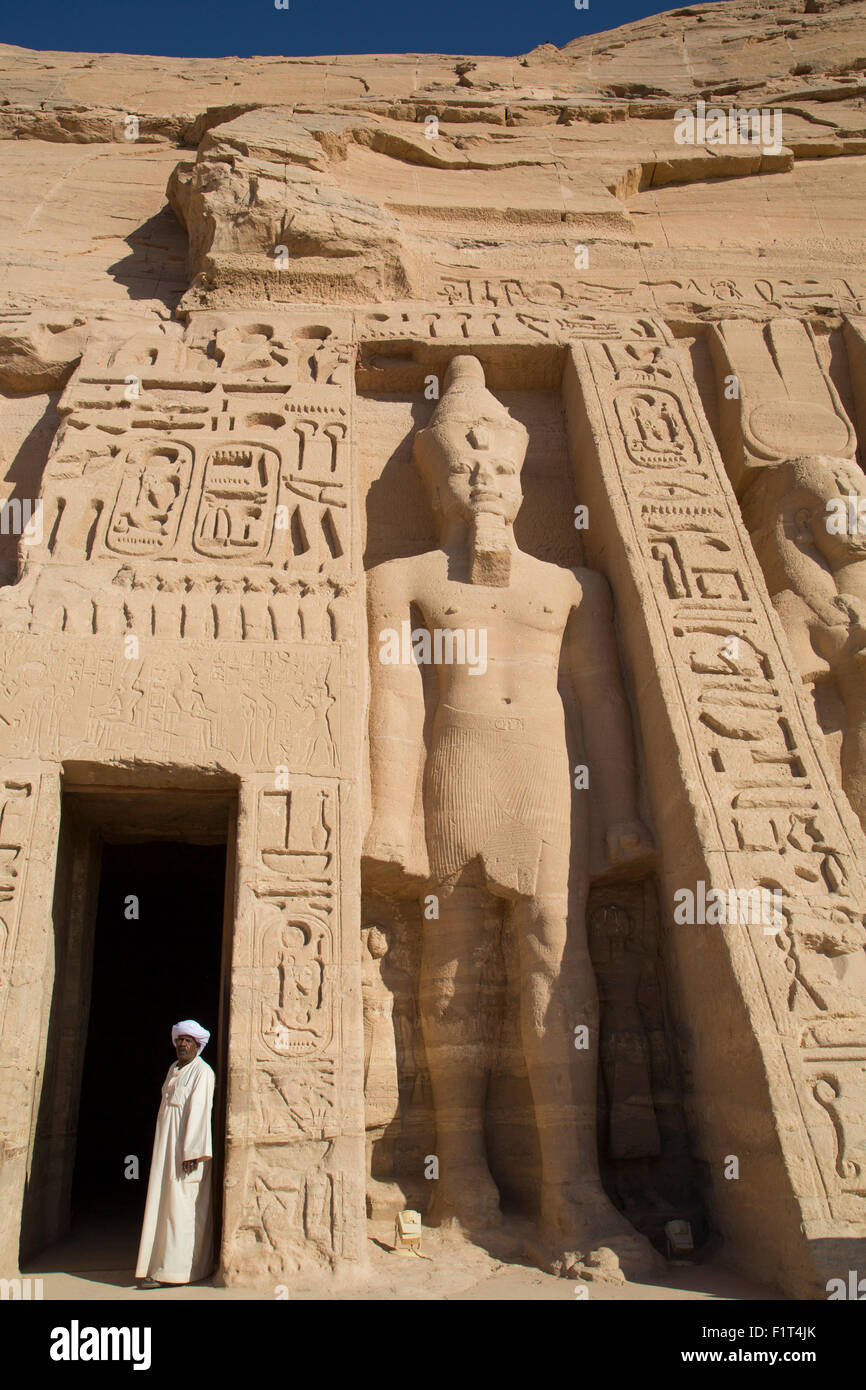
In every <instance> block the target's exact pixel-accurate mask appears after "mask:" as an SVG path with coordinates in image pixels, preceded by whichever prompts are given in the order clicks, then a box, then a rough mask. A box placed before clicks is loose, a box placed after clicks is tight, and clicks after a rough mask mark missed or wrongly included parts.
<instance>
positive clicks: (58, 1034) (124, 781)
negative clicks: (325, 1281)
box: [19, 762, 240, 1264]
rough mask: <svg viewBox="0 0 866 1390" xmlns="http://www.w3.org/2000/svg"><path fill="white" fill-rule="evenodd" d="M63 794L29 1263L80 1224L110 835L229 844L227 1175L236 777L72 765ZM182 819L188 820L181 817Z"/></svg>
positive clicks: (218, 1208)
mask: <svg viewBox="0 0 866 1390" xmlns="http://www.w3.org/2000/svg"><path fill="white" fill-rule="evenodd" d="M60 793H61V794H60V806H59V812H60V814H59V821H58V835H57V853H56V860H55V864H54V865H53V884H52V896H51V925H50V927H49V929H48V931H47V933H46V934H47V936H48V937H49V938H50V939H49V942H48V961H47V963H46V978H45V983H44V990H43V996H42V1017H41V1022H40V1033H39V1062H38V1074H39V1075H40V1077H41V1082H40V1084H39V1090H38V1095H37V1096H35V1097H34V1107H33V1118H32V1123H31V1130H30V1139H29V1145H28V1153H27V1165H26V1177H25V1184H24V1192H23V1198H22V1203H21V1213H20V1229H19V1262H20V1263H21V1264H24V1263H26V1262H27V1261H28V1260H30V1259H32V1258H33V1257H34V1256H35V1255H37V1254H38V1252H39V1251H41V1250H43V1249H44V1248H45V1247H46V1246H49V1245H52V1244H54V1243H55V1242H56V1241H58V1240H61V1239H62V1238H63V1237H64V1236H65V1235H66V1234H67V1233H68V1231H69V1229H70V1226H71V1222H72V1207H71V1198H72V1178H73V1172H74V1166H75V1155H76V1149H77V1131H78V1115H79V1108H80V1101H81V1084H82V1077H83V1063H84V1049H85V1043H86V1039H87V1028H88V1024H89V1018H90V1007H91V988H92V976H93V953H94V946H95V925H96V913H97V905H98V898H99V890H100V884H101V865H102V850H103V846H104V845H105V844H106V843H111V842H114V843H128V844H146V843H153V842H158V841H160V840H162V841H164V842H174V843H188V844H195V843H201V844H206V843H211V844H223V845H224V846H225V880H224V889H223V917H222V928H221V932H220V972H219V987H218V1020H217V1028H216V1034H217V1038H216V1054H217V1055H216V1059H215V1065H214V1070H215V1071H216V1072H217V1076H218V1078H219V1080H218V1085H217V1089H216V1098H215V1105H214V1113H213V1134H214V1145H213V1147H214V1155H213V1165H214V1183H215V1185H216V1184H219V1186H218V1187H216V1186H215V1190H216V1191H219V1192H220V1193H221V1192H222V1186H223V1177H224V1172H225V1148H226V1131H227V1118H228V1117H227V1087H228V1061H229V1058H228V1048H229V1024H230V1019H229V1002H230V992H231V970H232V948H233V943H234V916H235V911H234V909H235V885H236V882H237V840H238V812H239V802H240V779H239V778H237V777H233V776H230V775H228V774H223V773H203V772H192V771H187V770H185V769H165V768H161V769H154V768H152V767H141V768H132V769H130V768H123V769H121V768H111V767H105V766H102V765H99V764H93V763H77V762H66V763H64V764H63V765H62V768H61V781H60ZM168 799H173V805H172V806H171V811H172V815H171V816H168V817H165V816H164V815H161V814H160V808H161V806H162V807H164V803H165V802H166V800H168ZM194 808H196V809H197V810H198V811H199V813H204V819H203V821H202V822H200V823H199V824H203V825H205V826H206V827H207V826H208V824H209V825H210V829H207V828H206V829H204V830H202V829H199V830H198V831H196V832H195V833H193V834H190V833H189V830H188V828H187V831H186V833H184V822H185V821H186V820H187V818H188V816H189V814H190V812H191V811H192V810H193V809H194ZM109 810H110V811H111V812H112V814H111V815H110V816H109V814H108V812H109ZM178 819H179V820H180V822H181V825H180V828H178V826H177V825H176V824H174V822H175V821H177V820H178ZM166 820H167V821H168V827H167V828H166V825H165V821H166ZM221 820H222V821H223V822H224V823H223V824H222V827H221V829H222V833H215V831H214V827H215V826H217V825H219V823H220V821H221ZM193 823H194V824H195V821H193ZM106 830H107V831H108V833H105V832H106ZM222 1206H223V1203H222V1200H217V1199H216V1197H215V1199H214V1229H215V1249H219V1248H220V1245H221V1227H222V1215H223V1213H222Z"/></svg>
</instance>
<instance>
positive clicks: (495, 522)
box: [469, 512, 511, 589]
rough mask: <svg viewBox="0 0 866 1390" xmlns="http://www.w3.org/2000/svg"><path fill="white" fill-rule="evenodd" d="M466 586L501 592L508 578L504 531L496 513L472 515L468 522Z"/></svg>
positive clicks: (508, 562)
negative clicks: (469, 524)
mask: <svg viewBox="0 0 866 1390" xmlns="http://www.w3.org/2000/svg"><path fill="white" fill-rule="evenodd" d="M471 546H472V554H471V559H470V562H469V582H470V584H489V585H491V586H492V587H496V588H503V589H504V588H505V587H506V586H507V584H508V581H509V579H510V577H511V550H510V548H509V545H508V527H507V525H506V521H505V517H504V516H502V514H501V513H500V512H476V513H475V515H474V516H473V518H472V531H471Z"/></svg>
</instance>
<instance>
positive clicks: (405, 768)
mask: <svg viewBox="0 0 866 1390" xmlns="http://www.w3.org/2000/svg"><path fill="white" fill-rule="evenodd" d="M411 599H412V595H411V593H410V591H409V587H408V575H407V572H406V568H405V566H404V565H402V564H401V563H399V562H390V563H388V564H384V565H380V566H378V567H377V568H376V569H373V570H371V571H370V573H369V574H368V576H367V622H368V651H369V672H370V707H369V719H368V749H369V763H370V792H371V809H372V814H371V818H370V824H369V828H368V830H367V834H366V837H365V841H364V858H365V859H366V860H367V861H368V868H370V867H371V866H372V865H373V864H378V865H395V866H397V869H398V872H401V873H410V874H412V875H414V876H416V877H426V875H427V872H428V867H427V862H426V855H425V853H424V851H423V849H422V847H421V846H420V845H419V844H418V843H415V844H414V845H413V836H412V829H413V820H414V812H415V808H416V804H417V798H418V789H419V785H420V783H419V779H420V778H421V777H422V776H423V770H424V764H423V759H424V741H423V739H424V687H423V682H422V678H421V671H420V668H419V667H418V666H417V664H416V663H415V662H414V661H412V660H410V661H408V662H401V661H399V660H398V661H396V662H395V661H392V660H383V657H388V656H392V655H393V654H394V645H395V644H394V643H393V642H392V643H390V644H389V643H388V642H387V641H383V634H386V633H388V632H393V633H395V634H397V636H398V638H399V635H400V633H401V624H402V623H403V622H404V621H406V620H408V619H409V618H410V603H411ZM416 840H417V837H416Z"/></svg>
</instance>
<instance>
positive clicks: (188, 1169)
mask: <svg viewBox="0 0 866 1390" xmlns="http://www.w3.org/2000/svg"><path fill="white" fill-rule="evenodd" d="M198 1164H199V1161H198V1159H197V1158H185V1159H184V1160H183V1175H184V1177H185V1178H188V1177H189V1176H190V1174H191V1173H194V1172H195V1170H196V1168H197V1167H198Z"/></svg>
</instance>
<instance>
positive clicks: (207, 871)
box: [21, 788, 234, 1270]
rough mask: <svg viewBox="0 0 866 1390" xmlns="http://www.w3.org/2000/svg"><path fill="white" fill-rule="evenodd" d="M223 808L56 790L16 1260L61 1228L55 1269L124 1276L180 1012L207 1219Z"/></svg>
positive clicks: (199, 799)
mask: <svg viewBox="0 0 866 1390" xmlns="http://www.w3.org/2000/svg"><path fill="white" fill-rule="evenodd" d="M233 808H234V798H233V797H232V796H231V795H227V794H226V793H225V792H219V791H218V792H215V793H210V792H188V791H185V790H177V791H158V790H156V789H150V788H148V789H146V790H138V791H137V790H135V789H129V790H128V791H126V792H117V791H111V792H106V791H104V790H98V789H92V790H88V791H78V790H74V791H67V792H65V794H64V799H63V814H62V820H61V837H60V839H61V842H60V847H59V854H58V872H57V878H56V882H55V900H54V914H53V916H54V937H55V972H54V989H53V994H52V1002H51V1016H50V1022H49V1028H48V1038H47V1047H46V1067H45V1081H44V1084H43V1088H42V1095H41V1099H40V1107H39V1117H38V1121H37V1126H36V1134H35V1139H34V1145H33V1152H32V1159H31V1165H30V1181H29V1183H28V1191H27V1196H26V1199H25V1205H24V1213H23V1221H22V1233H21V1254H22V1259H28V1258H29V1257H31V1256H32V1255H33V1254H34V1253H35V1252H37V1251H38V1250H40V1249H42V1248H43V1247H45V1246H46V1245H48V1244H51V1243H53V1242H54V1241H56V1240H57V1239H59V1238H62V1237H63V1236H65V1235H68V1236H69V1237H70V1239H69V1240H67V1242H66V1244H65V1246H64V1258H66V1257H67V1255H68V1260H67V1263H69V1264H70V1267H75V1268H78V1269H82V1270H84V1269H87V1268H91V1267H92V1268H100V1267H101V1268H103V1269H105V1268H118V1269H119V1268H120V1265H121V1264H122V1265H123V1266H124V1267H125V1268H131V1267H132V1265H133V1264H134V1260H135V1253H136V1249H137V1243H138V1237H139V1233H140V1227H141V1218H142V1213H143V1210H144V1201H145V1196H146V1192H147V1180H148V1174H149V1169H150V1157H151V1149H152V1145H153V1136H154V1126H155V1121H156V1113H157V1109H158V1107H159V1101H160V1088H161V1086H162V1082H163V1080H164V1078H165V1074H166V1071H167V1070H168V1067H169V1065H170V1064H171V1062H172V1061H173V1060H174V1055H175V1054H174V1049H173V1047H172V1043H171V1036H170V1030H171V1026H172V1024H173V1023H176V1022H177V1021H179V1020H180V1019H184V1018H195V1019H197V1020H198V1021H199V1022H200V1023H201V1024H202V1025H203V1026H204V1027H205V1028H208V1029H209V1030H210V1032H211V1039H210V1041H209V1043H208V1045H207V1048H206V1050H205V1060H206V1061H208V1063H209V1064H210V1065H211V1066H212V1067H213V1068H214V1071H215V1072H216V1081H217V1085H216V1097H215V1103H214V1114H213V1120H214V1167H215V1172H214V1177H215V1186H214V1193H215V1197H216V1210H215V1216H216V1218H217V1221H218V1220H219V1205H220V1203H219V1197H218V1194H219V1192H220V1191H221V1177H222V1137H223V1130H224V1102H223V1096H224V1077H225V1058H224V1047H225V1038H224V1031H225V1019H224V1014H225V1009H224V989H225V984H226V980H227V969H228V962H227V941H228V935H229V934H228V932H227V931H226V929H225V926H224V922H225V904H226V901H227V900H228V899H227V876H226V875H227V860H228V862H229V863H230V862H231V860H232V858H233V847H232V855H228V854H227V841H229V840H231V838H232V836H233V826H234V810H233ZM118 1260H119V1261H120V1263H119V1264H118ZM107 1261H110V1263H107Z"/></svg>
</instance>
